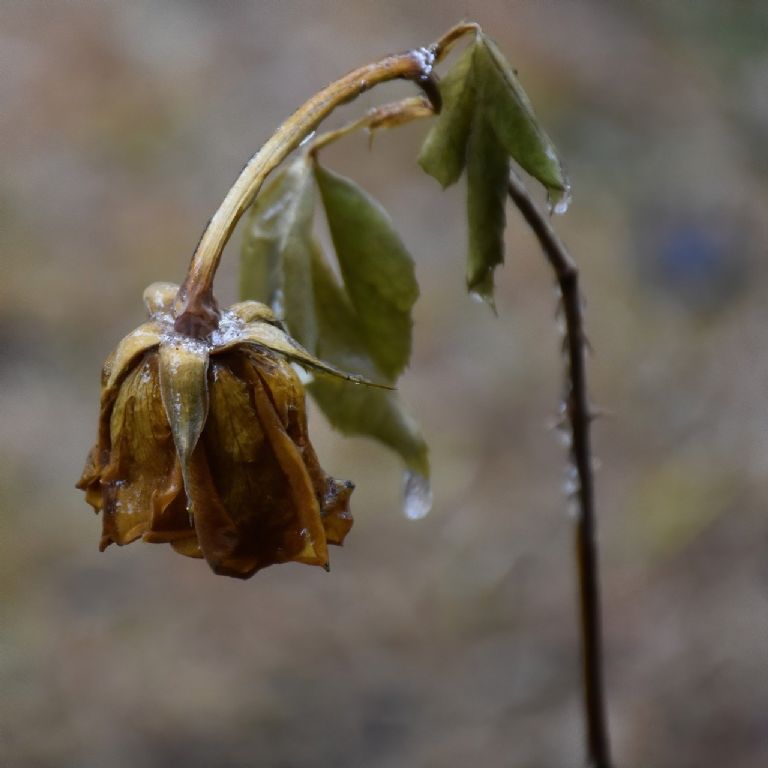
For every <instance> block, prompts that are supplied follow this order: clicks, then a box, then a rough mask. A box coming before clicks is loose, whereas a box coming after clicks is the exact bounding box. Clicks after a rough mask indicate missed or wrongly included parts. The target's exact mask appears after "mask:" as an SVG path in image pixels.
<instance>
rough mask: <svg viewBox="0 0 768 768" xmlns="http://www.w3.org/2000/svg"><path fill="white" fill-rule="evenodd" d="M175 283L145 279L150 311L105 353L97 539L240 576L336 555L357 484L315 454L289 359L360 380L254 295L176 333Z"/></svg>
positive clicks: (86, 485) (95, 487) (86, 478)
mask: <svg viewBox="0 0 768 768" xmlns="http://www.w3.org/2000/svg"><path fill="white" fill-rule="evenodd" d="M176 291H177V286H175V285H172V284H169V283H156V284H154V285H151V286H150V287H149V288H147V290H146V291H145V293H144V301H145V304H146V306H147V309H148V311H149V313H150V320H149V321H148V322H146V323H144V324H143V325H142V326H140V327H139V328H137V329H136V330H135V331H133V332H132V333H130V334H129V335H128V336H126V337H125V338H124V339H123V340H122V341H121V342H120V344H118V346H117V348H116V349H115V351H114V352H113V353H112V354H111V355H110V357H109V358H108V360H107V362H106V363H105V365H104V369H103V372H102V389H101V408H100V418H99V430H98V439H97V442H96V445H95V446H94V447H93V449H92V450H91V452H90V454H89V456H88V460H87V462H86V465H85V469H84V471H83V475H82V477H81V478H80V481H79V482H78V484H77V487H78V488H80V489H82V490H84V491H85V495H86V501H87V502H88V503H89V504H90V505H91V506H92V507H93V508H94V510H95V511H96V512H97V513H100V514H101V516H102V525H103V531H102V537H101V545H100V547H101V549H102V550H103V549H105V548H106V547H107V546H109V545H110V544H112V543H115V544H118V545H123V544H128V543H130V542H132V541H135V540H136V539H138V538H142V539H143V540H144V541H148V542H159V543H168V544H170V545H171V546H172V547H173V548H174V549H175V550H176V551H177V552H179V553H181V554H183V555H187V556H189V557H198V558H205V559H206V560H207V561H208V564H209V565H210V567H211V568H212V569H213V571H214V572H215V573H219V574H224V575H228V576H236V577H239V578H248V577H250V576H252V575H253V574H254V573H255V572H256V571H258V570H259V569H261V568H264V567H266V566H268V565H272V564H273V563H283V562H288V561H291V560H294V561H297V562H301V563H307V564H310V565H321V566H326V567H327V564H328V548H327V545H328V544H337V545H340V544H342V542H343V541H344V537H345V536H346V534H347V533H348V532H349V529H350V528H351V527H352V516H351V514H350V511H349V497H350V494H351V493H352V489H353V487H354V486H353V485H352V483H348V482H340V481H338V480H335V479H334V478H332V477H330V476H329V475H327V474H326V473H325V472H324V471H323V469H322V468H321V467H320V464H319V462H318V460H317V456H316V454H315V451H314V449H313V448H312V444H311V443H310V441H309V436H308V433H307V417H306V409H305V398H304V391H303V388H302V385H301V382H300V380H299V377H298V376H297V374H296V372H295V371H294V369H293V366H292V363H298V364H299V365H301V366H305V367H308V368H311V369H315V370H317V371H320V372H324V373H325V374H329V375H333V376H341V377H343V378H346V379H350V380H353V381H358V382H363V380H361V379H358V378H357V377H353V376H349V375H347V374H344V373H342V372H341V371H338V370H336V369H335V368H332V367H331V366H328V365H327V364H325V363H323V362H321V361H320V360H318V359H316V358H314V357H313V356H312V355H311V354H310V353H309V352H307V351H306V350H305V349H303V348H302V347H301V346H299V345H298V344H297V343H296V342H295V341H294V340H293V339H291V338H290V337H289V336H288V335H287V334H286V333H285V332H284V331H283V329H282V327H281V325H280V323H279V322H278V321H277V320H276V319H275V317H274V315H273V314H272V312H271V310H270V309H269V308H268V307H267V306H265V305H263V304H259V303H257V302H241V303H239V304H236V305H234V306H233V307H231V308H230V309H229V310H227V311H225V312H223V313H222V315H221V319H220V322H219V326H218V328H217V329H215V330H214V331H213V333H211V335H210V337H209V338H207V339H204V340H200V339H193V338H190V337H187V336H184V335H182V334H179V333H177V332H176V331H175V330H174V325H173V317H172V306H173V300H174V297H175V295H176ZM363 383H368V382H363Z"/></svg>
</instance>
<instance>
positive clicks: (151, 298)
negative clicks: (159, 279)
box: [142, 283, 179, 317]
mask: <svg viewBox="0 0 768 768" xmlns="http://www.w3.org/2000/svg"><path fill="white" fill-rule="evenodd" d="M178 292H179V286H178V285H176V283H152V285H148V286H147V287H146V288H145V289H144V296H143V297H142V298H143V299H144V306H145V307H146V308H147V312H148V313H149V316H150V317H154V316H155V315H160V314H166V313H170V312H171V310H172V309H173V303H174V301H175V300H176V294H177V293H178Z"/></svg>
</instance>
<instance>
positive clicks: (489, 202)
mask: <svg viewBox="0 0 768 768" xmlns="http://www.w3.org/2000/svg"><path fill="white" fill-rule="evenodd" d="M467 155H468V157H467V219H468V224H469V256H468V260H467V288H468V289H469V290H470V291H471V292H472V293H474V294H476V295H478V296H480V297H481V298H482V299H483V300H484V301H486V302H487V303H488V304H490V306H491V307H492V308H493V270H494V268H495V267H496V266H497V265H498V264H501V263H502V262H503V261H504V227H505V224H506V216H505V214H504V208H505V204H506V200H507V183H508V178H509V161H508V159H507V153H506V151H505V150H504V147H502V146H501V144H500V143H499V141H498V139H497V138H496V134H495V133H494V131H493V128H492V127H491V126H490V124H489V122H488V119H487V118H486V115H485V114H484V113H482V112H480V113H478V114H476V115H475V120H474V122H473V125H472V132H471V134H470V137H469V146H468V152H467Z"/></svg>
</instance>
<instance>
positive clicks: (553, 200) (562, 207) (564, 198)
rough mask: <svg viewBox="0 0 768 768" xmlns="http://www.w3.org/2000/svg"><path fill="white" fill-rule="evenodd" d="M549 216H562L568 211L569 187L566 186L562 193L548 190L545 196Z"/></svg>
mask: <svg viewBox="0 0 768 768" xmlns="http://www.w3.org/2000/svg"><path fill="white" fill-rule="evenodd" d="M547 198H548V199H547V202H548V203H549V212H550V214H555V215H556V216H562V215H563V214H564V213H566V212H567V211H568V208H569V207H570V205H571V199H572V195H571V187H570V185H569V186H567V187H566V188H565V189H564V190H563V191H562V192H561V191H560V190H557V191H555V190H550V191H549V192H548V194H547Z"/></svg>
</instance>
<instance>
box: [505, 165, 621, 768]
mask: <svg viewBox="0 0 768 768" xmlns="http://www.w3.org/2000/svg"><path fill="white" fill-rule="evenodd" d="M509 196H510V198H511V199H512V201H513V202H514V203H515V205H516V206H517V208H518V209H519V211H520V213H521V214H522V215H523V218H524V219H525V220H526V222H527V223H528V226H530V228H531V230H532V231H533V233H534V235H535V236H536V238H537V239H538V241H539V245H541V248H542V250H543V251H544V254H545V255H546V257H547V260H548V261H549V263H550V266H551V267H552V269H553V271H554V273H555V276H556V278H557V282H558V285H559V286H560V292H561V296H562V302H563V311H564V314H565V333H566V352H567V361H568V375H567V381H566V390H567V391H566V398H565V407H566V415H567V418H568V421H569V423H570V428H571V437H572V442H571V458H572V460H573V462H574V465H575V467H576V472H577V476H578V483H579V487H578V491H577V500H578V517H577V520H576V541H575V544H576V561H577V567H578V578H579V608H580V623H581V650H582V663H583V680H584V711H585V715H586V740H587V757H588V766H589V768H610V765H611V758H610V749H609V742H608V723H607V720H606V710H605V694H604V688H603V667H602V630H601V623H600V584H599V578H598V556H597V520H596V516H595V492H594V487H595V486H594V478H593V474H592V450H591V444H590V443H591V440H590V424H591V422H592V412H591V409H590V404H589V397H588V394H587V375H586V360H585V358H586V346H587V342H586V336H585V333H584V318H583V312H582V303H581V293H580V291H579V271H578V268H577V267H576V263H575V262H574V261H573V259H572V258H571V256H570V254H569V253H568V250H567V249H566V247H565V245H564V244H563V242H562V240H560V238H559V237H558V236H557V233H556V232H555V230H554V229H553V227H552V225H551V224H550V222H549V220H548V219H547V218H546V217H545V216H544V215H543V214H542V213H541V212H540V210H539V209H538V207H537V206H536V205H535V204H534V202H533V200H532V199H531V197H530V196H529V194H528V192H527V190H526V189H525V186H524V185H523V183H522V181H521V180H520V179H519V178H518V177H517V175H516V174H514V173H512V174H510V178H509Z"/></svg>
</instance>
